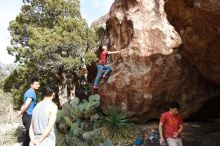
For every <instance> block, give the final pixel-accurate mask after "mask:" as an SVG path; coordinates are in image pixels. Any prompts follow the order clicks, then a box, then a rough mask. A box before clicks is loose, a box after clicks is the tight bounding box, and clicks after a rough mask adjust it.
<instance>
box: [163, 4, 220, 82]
mask: <svg viewBox="0 0 220 146" xmlns="http://www.w3.org/2000/svg"><path fill="white" fill-rule="evenodd" d="M165 11H166V13H167V16H168V19H169V21H170V22H171V24H172V25H173V26H174V27H175V28H176V30H177V31H178V32H179V34H180V36H181V38H182V41H183V49H184V51H185V52H186V53H187V55H188V58H189V59H190V60H191V62H192V63H194V64H195V65H196V67H197V68H198V69H199V71H200V72H201V73H202V75H203V76H204V77H206V79H208V80H209V81H211V82H215V83H216V84H218V85H220V1H219V0H196V1H195V0H169V1H168V2H167V3H166V4H165Z"/></svg>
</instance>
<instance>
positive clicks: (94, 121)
mask: <svg viewBox="0 0 220 146" xmlns="http://www.w3.org/2000/svg"><path fill="white" fill-rule="evenodd" d="M99 105H100V96H99V95H92V96H90V97H89V98H88V100H85V99H84V100H82V101H80V100H79V98H75V99H74V100H73V101H72V102H71V103H70V104H68V103H67V104H65V105H64V107H63V109H62V110H60V111H59V112H58V114H57V120H56V127H57V131H58V133H57V135H58V137H59V141H57V143H58V145H62V146H63V145H64V146H65V145H68V144H66V143H68V142H69V141H70V140H71V139H72V140H74V141H75V143H74V142H73V141H72V142H71V144H72V145H78V143H79V142H81V143H84V144H86V145H88V144H94V145H98V144H99V143H102V142H103V141H104V140H103V139H102V136H101V132H100V128H99V127H100V124H99V122H98V121H99V119H100V116H99V114H97V112H98V111H97V108H98V107H99ZM61 137H62V138H61Z"/></svg>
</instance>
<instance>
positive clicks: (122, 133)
mask: <svg viewBox="0 0 220 146" xmlns="http://www.w3.org/2000/svg"><path fill="white" fill-rule="evenodd" d="M102 125H103V128H102V134H103V135H104V137H106V138H109V139H111V140H112V141H113V142H114V143H127V142H132V141H133V140H134V136H135V129H136V128H135V125H134V124H133V123H132V122H131V121H130V120H129V118H128V117H127V116H126V114H125V113H123V112H120V111H117V110H116V109H114V108H111V109H109V111H108V112H107V114H106V116H104V117H103V119H102Z"/></svg>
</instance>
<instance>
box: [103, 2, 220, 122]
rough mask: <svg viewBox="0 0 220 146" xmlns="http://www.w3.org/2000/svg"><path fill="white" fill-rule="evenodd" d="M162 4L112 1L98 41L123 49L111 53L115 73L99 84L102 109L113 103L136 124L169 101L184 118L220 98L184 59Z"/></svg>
mask: <svg viewBox="0 0 220 146" xmlns="http://www.w3.org/2000/svg"><path fill="white" fill-rule="evenodd" d="M169 1H172V0H169ZM169 1H168V2H169ZM179 1H180V0H179ZM164 4H165V2H164V0H157V1H155V0H115V2H114V3H113V5H112V7H111V10H110V12H109V18H108V19H107V22H106V32H105V37H103V38H104V40H102V42H103V44H108V45H109V46H113V44H115V45H116V47H117V48H118V50H121V49H124V51H123V52H122V53H121V54H114V55H112V56H111V57H110V65H111V66H112V68H113V72H112V73H111V77H110V78H109V79H108V81H106V82H105V83H102V84H101V85H100V88H99V94H100V95H101V97H102V98H101V101H102V107H103V108H105V107H106V106H109V105H114V106H117V107H119V108H120V109H121V110H123V111H126V112H127V113H128V114H129V116H131V117H133V118H134V119H136V120H137V121H139V122H146V121H148V120H150V119H154V118H159V116H160V114H161V112H162V111H164V110H165V109H166V108H167V103H168V102H170V101H172V100H176V101H178V102H179V103H180V104H181V107H182V113H183V116H184V117H185V118H187V117H189V116H192V115H193V114H194V113H195V112H197V111H198V110H199V109H200V108H201V107H202V105H203V104H204V103H205V102H206V101H207V100H209V99H212V98H217V97H219V89H218V87H216V86H214V85H212V84H211V83H209V82H207V81H206V79H204V78H203V76H202V75H200V72H199V71H198V69H197V68H196V67H195V65H194V64H193V63H191V61H190V60H188V58H187V57H188V54H187V53H185V47H186V46H185V44H182V40H181V37H180V35H179V33H178V32H176V30H175V28H174V27H173V26H172V25H171V24H170V23H169V21H168V20H167V15H166V13H165V10H164ZM170 7H171V6H170ZM183 47H184V48H183ZM110 50H111V51H114V50H113V47H110Z"/></svg>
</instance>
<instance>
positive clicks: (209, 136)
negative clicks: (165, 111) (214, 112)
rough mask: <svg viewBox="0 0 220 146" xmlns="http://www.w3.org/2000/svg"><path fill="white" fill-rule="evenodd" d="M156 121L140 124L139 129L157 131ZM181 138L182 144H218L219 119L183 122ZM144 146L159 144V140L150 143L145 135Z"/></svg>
mask: <svg viewBox="0 0 220 146" xmlns="http://www.w3.org/2000/svg"><path fill="white" fill-rule="evenodd" d="M157 123H158V122H153V123H149V124H148V125H142V126H141V129H144V130H145V131H146V133H147V134H149V133H150V132H151V130H152V129H153V128H155V129H156V130H157V131H158V124H157ZM146 133H145V135H146ZM182 139H183V145H184V146H220V119H207V120H202V121H199V122H185V124H184V130H183V133H182ZM144 146H159V141H157V142H155V143H151V142H150V140H149V139H148V137H147V140H146V144H145V145H144Z"/></svg>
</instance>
